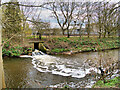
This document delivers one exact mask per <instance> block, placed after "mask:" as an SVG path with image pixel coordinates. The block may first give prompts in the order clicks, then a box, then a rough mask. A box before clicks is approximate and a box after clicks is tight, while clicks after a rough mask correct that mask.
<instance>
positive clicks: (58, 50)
mask: <svg viewBox="0 0 120 90" xmlns="http://www.w3.org/2000/svg"><path fill="white" fill-rule="evenodd" d="M26 41H29V39H27V40H26ZM42 41H44V43H43V45H44V46H45V48H46V53H47V54H49V55H58V54H64V55H71V54H77V53H82V52H96V51H104V50H112V49H118V48H119V47H120V42H119V38H118V37H110V38H100V39H99V38H97V37H90V38H87V37H82V38H79V37H70V38H67V37H53V38H42ZM31 47H32V45H31V44H29V43H24V44H22V45H16V46H12V45H11V44H10V43H9V42H8V43H6V44H5V45H4V47H3V50H2V51H3V57H5V56H7V57H19V56H20V55H26V54H27V55H28V54H29V55H31V53H32V51H34V49H32V48H31Z"/></svg>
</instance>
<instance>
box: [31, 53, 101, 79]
mask: <svg viewBox="0 0 120 90" xmlns="http://www.w3.org/2000/svg"><path fill="white" fill-rule="evenodd" d="M32 64H33V65H34V66H33V67H34V68H36V69H37V70H38V71H40V72H50V73H51V74H55V75H61V76H70V77H73V78H83V77H85V76H86V75H87V74H90V73H92V72H95V73H100V72H98V70H97V68H94V67H89V68H84V69H83V68H81V67H82V66H80V65H78V64H79V63H77V62H76V61H75V63H74V61H73V60H72V61H71V60H69V59H65V60H62V59H60V58H57V57H54V56H50V55H46V54H44V55H36V56H33V60H32Z"/></svg>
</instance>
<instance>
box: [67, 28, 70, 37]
mask: <svg viewBox="0 0 120 90" xmlns="http://www.w3.org/2000/svg"><path fill="white" fill-rule="evenodd" d="M69 37H70V33H69V29H67V38H69Z"/></svg>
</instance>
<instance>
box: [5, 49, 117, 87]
mask: <svg viewBox="0 0 120 90" xmlns="http://www.w3.org/2000/svg"><path fill="white" fill-rule="evenodd" d="M3 60H4V72H5V81H6V86H7V87H9V88H46V87H52V88H53V87H55V88H59V87H60V88H61V87H64V86H68V87H71V88H84V87H85V88H90V87H91V86H92V85H93V84H94V83H95V82H96V80H97V79H98V78H99V74H100V71H99V69H98V67H100V66H101V67H103V68H104V67H109V66H110V65H111V64H112V63H113V62H116V61H118V49H115V50H106V51H101V52H84V53H79V54H74V55H56V56H51V55H43V56H40V60H35V59H32V58H4V59H3Z"/></svg>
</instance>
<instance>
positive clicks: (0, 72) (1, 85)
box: [0, 1, 5, 90]
mask: <svg viewBox="0 0 120 90" xmlns="http://www.w3.org/2000/svg"><path fill="white" fill-rule="evenodd" d="M0 4H1V1H0ZM1 19H2V7H1V5H0V20H1ZM1 23H2V22H1V21H0V90H1V89H2V88H5V81H4V70H3V60H2V25H1Z"/></svg>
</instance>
